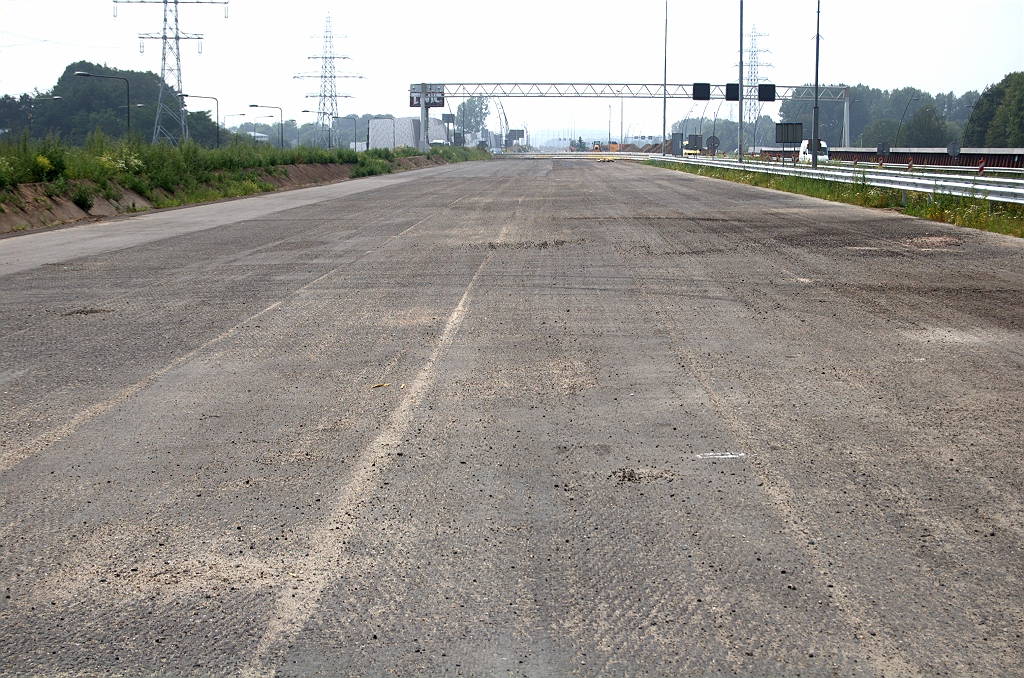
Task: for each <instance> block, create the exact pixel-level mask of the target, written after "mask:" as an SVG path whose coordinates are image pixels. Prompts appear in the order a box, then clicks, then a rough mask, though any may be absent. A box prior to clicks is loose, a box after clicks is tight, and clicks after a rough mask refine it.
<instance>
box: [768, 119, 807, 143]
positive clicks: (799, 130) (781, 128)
mask: <svg viewBox="0 0 1024 678" xmlns="http://www.w3.org/2000/svg"><path fill="white" fill-rule="evenodd" d="M803 139H804V124H803V123H802V122H780V123H776V125H775V143H777V144H799V143H800V142H801V141H803Z"/></svg>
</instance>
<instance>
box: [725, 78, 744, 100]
mask: <svg viewBox="0 0 1024 678" xmlns="http://www.w3.org/2000/svg"><path fill="white" fill-rule="evenodd" d="M725 100H726V101H739V100H740V84H739V83H738V82H730V83H728V84H727V85H726V86H725Z"/></svg>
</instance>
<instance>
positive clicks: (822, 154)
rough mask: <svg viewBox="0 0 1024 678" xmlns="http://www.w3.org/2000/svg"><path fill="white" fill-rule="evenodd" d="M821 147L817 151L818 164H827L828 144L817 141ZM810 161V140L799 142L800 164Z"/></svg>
mask: <svg viewBox="0 0 1024 678" xmlns="http://www.w3.org/2000/svg"><path fill="white" fill-rule="evenodd" d="M818 143H819V144H821V146H820V147H819V149H818V162H828V144H826V143H825V142H824V141H822V140H821V139H818ZM810 161H811V140H810V139H804V140H803V141H801V142H800V162H810Z"/></svg>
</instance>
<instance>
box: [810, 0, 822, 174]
mask: <svg viewBox="0 0 1024 678" xmlns="http://www.w3.org/2000/svg"><path fill="white" fill-rule="evenodd" d="M816 26H817V28H816V30H815V31H814V115H813V116H812V119H811V167H812V168H817V167H818V151H819V149H820V148H821V141H820V140H819V138H818V59H819V57H820V56H821V0H818V21H817V24H816Z"/></svg>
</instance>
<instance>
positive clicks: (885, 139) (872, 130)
mask: <svg viewBox="0 0 1024 678" xmlns="http://www.w3.org/2000/svg"><path fill="white" fill-rule="evenodd" d="M899 124H900V123H899V121H898V120H896V119H895V118H882V119H880V120H876V121H874V122H873V123H871V124H870V125H868V126H867V127H866V128H865V129H864V132H863V133H861V136H860V144H859V145H860V146H863V147H865V148H871V147H875V146H878V144H891V143H893V142H894V141H895V140H896V128H897V127H899Z"/></svg>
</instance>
